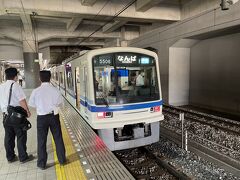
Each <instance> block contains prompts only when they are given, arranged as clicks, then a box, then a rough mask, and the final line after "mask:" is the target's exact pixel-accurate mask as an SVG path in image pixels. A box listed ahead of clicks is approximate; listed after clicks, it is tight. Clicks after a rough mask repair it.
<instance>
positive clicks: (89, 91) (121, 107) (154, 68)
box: [51, 47, 164, 150]
mask: <svg viewBox="0 0 240 180" xmlns="http://www.w3.org/2000/svg"><path fill="white" fill-rule="evenodd" d="M105 56H106V58H105ZM93 58H94V59H93ZM121 58H123V59H121ZM124 58H125V59H126V60H129V61H127V62H128V63H131V59H132V60H133V63H136V64H137V63H139V64H137V65H136V67H135V66H134V65H133V64H127V65H126V64H123V60H124ZM136 58H137V61H138V62H136ZM134 60H135V61H134ZM105 61H106V62H105ZM101 63H102V64H101ZM104 63H105V64H106V65H105V64H104ZM151 63H152V65H151V66H150V65H149V64H151ZM116 64H118V66H117V65H116ZM119 64H120V65H119ZM158 67H159V64H158V57H157V55H156V54H155V53H153V52H151V51H148V50H145V49H139V48H130V47H116V48H103V49H98V50H92V51H88V52H87V53H86V54H84V55H82V56H80V57H77V58H75V59H73V60H71V61H69V62H67V61H66V62H65V63H64V64H63V65H61V66H58V67H54V68H52V70H51V71H52V76H53V80H52V82H53V84H54V85H55V86H57V87H58V88H59V89H60V91H61V93H62V94H63V95H64V96H65V97H66V98H67V99H68V101H69V102H70V103H71V104H72V105H73V106H74V107H75V108H76V109H77V110H78V111H79V113H80V114H81V116H82V117H83V118H84V119H85V120H86V121H87V122H88V124H89V125H90V126H91V127H92V128H93V129H96V130H97V131H98V134H99V136H100V137H101V138H102V139H103V141H104V142H105V144H106V145H107V146H108V147H109V148H110V149H111V150H119V149H126V148H132V147H137V146H143V145H146V144H150V143H153V142H156V141H158V140H159V121H161V120H163V119H164V117H163V115H162V96H161V88H160V73H159V68H158ZM141 72H143V74H144V73H145V76H142V77H144V79H143V80H144V84H148V85H146V86H145V85H144V86H136V82H137V80H136V79H137V78H138V77H137V76H135V77H131V76H130V75H131V74H133V75H134V73H135V74H136V73H137V74H138V76H140V74H141ZM56 74H57V75H56ZM134 78H135V80H134V81H133V82H130V79H134ZM134 83H135V85H134ZM116 84H117V85H116ZM130 84H131V85H130ZM152 84H154V85H152ZM112 87H113V88H112ZM114 88H115V89H114ZM124 88H127V90H124ZM130 88H131V89H130ZM117 89H118V90H117ZM129 89H130V90H129ZM130 92H132V93H131V95H129V94H130ZM140 92H141V93H145V94H148V95H146V96H145V95H142V96H141V94H140ZM124 93H126V94H124ZM127 93H128V94H127ZM133 93H134V94H133ZM137 93H138V94H137ZM149 93H150V95H149ZM151 93H152V94H153V96H151ZM136 94H137V95H136ZM138 96H139V98H138ZM130 97H134V98H135V99H134V98H133V99H134V100H132V101H136V102H127V103H123V101H128V100H129V101H130ZM144 98H148V99H149V100H146V101H141V99H144ZM151 99H153V100H151ZM155 110H156V111H155ZM102 116H103V117H102ZM109 116H110V117H109ZM128 125H129V126H128ZM145 125H148V126H145ZM153 125H154V126H153ZM129 127H131V128H129ZM143 128H144V130H143ZM149 128H150V129H151V130H150V131H151V132H150V134H149V133H148V134H149V135H147V136H146V134H147V132H148V131H147V130H148V129H149ZM119 131H121V132H119ZM143 131H144V137H143V135H142V133H143ZM146 131H147V132H146ZM122 132H123V134H129V132H130V134H131V133H132V134H133V135H131V136H133V138H130V139H129V137H130V135H129V137H128V136H127V135H126V137H127V138H128V139H126V140H121V138H124V137H125V135H122V134H121V133H122ZM137 134H140V136H139V137H138V135H137ZM116 136H118V138H120V140H119V139H118V140H116ZM145 136H146V137H145Z"/></svg>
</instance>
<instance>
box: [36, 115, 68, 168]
mask: <svg viewBox="0 0 240 180" xmlns="http://www.w3.org/2000/svg"><path fill="white" fill-rule="evenodd" d="M49 128H50V130H51V133H52V135H53V139H54V142H55V145H56V150H57V157H58V161H59V163H60V164H63V163H64V162H65V161H66V156H65V147H64V142H63V138H62V131H61V125H60V120H59V115H54V114H48V115H42V116H40V115H38V116H37V141H38V161H37V166H38V167H43V168H44V167H46V163H47V148H46V143H47V135H48V129H49Z"/></svg>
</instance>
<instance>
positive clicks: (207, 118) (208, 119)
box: [163, 105, 240, 135]
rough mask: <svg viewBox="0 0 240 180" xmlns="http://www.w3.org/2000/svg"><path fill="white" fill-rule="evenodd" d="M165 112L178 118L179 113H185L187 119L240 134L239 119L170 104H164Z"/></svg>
mask: <svg viewBox="0 0 240 180" xmlns="http://www.w3.org/2000/svg"><path fill="white" fill-rule="evenodd" d="M163 112H165V113H166V112H167V113H170V114H172V115H175V117H176V118H178V116H179V113H184V114H185V118H186V120H190V121H194V122H199V123H201V124H205V125H209V126H211V127H214V128H218V129H221V130H223V131H225V132H229V133H232V134H235V135H240V122H238V121H233V120H230V119H226V118H221V117H217V116H213V115H208V114H205V113H200V112H196V111H192V110H187V109H184V108H179V107H173V106H169V105H164V108H163Z"/></svg>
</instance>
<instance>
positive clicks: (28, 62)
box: [23, 52, 40, 89]
mask: <svg viewBox="0 0 240 180" xmlns="http://www.w3.org/2000/svg"><path fill="white" fill-rule="evenodd" d="M23 59H24V77H25V84H26V88H27V89H33V88H36V87H38V86H39V85H40V80H39V71H40V66H39V62H38V61H37V62H35V60H38V53H35V52H24V53H23Z"/></svg>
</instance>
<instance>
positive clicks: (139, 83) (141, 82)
mask: <svg viewBox="0 0 240 180" xmlns="http://www.w3.org/2000/svg"><path fill="white" fill-rule="evenodd" d="M136 86H144V79H143V77H142V75H141V74H139V75H138V77H137V78H136Z"/></svg>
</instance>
